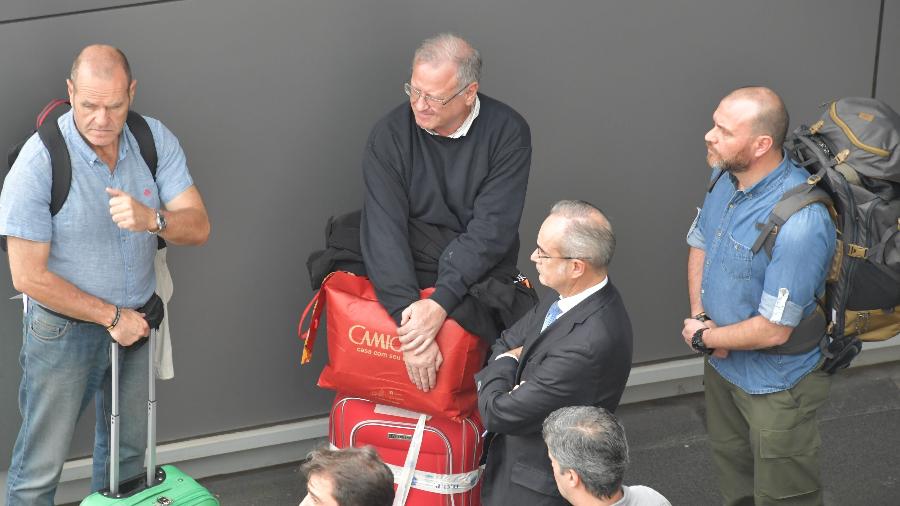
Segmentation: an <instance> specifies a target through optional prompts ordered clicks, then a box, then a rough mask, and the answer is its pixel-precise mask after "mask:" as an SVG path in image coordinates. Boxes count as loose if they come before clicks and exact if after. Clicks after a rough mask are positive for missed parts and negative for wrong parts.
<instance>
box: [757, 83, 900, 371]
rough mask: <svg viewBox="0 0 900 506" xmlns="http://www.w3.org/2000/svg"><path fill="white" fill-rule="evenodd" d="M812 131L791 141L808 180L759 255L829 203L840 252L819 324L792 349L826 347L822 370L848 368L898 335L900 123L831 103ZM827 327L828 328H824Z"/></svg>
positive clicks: (863, 105)
mask: <svg viewBox="0 0 900 506" xmlns="http://www.w3.org/2000/svg"><path fill="white" fill-rule="evenodd" d="M826 108H827V110H826V111H825V112H824V113H823V115H822V117H821V119H820V120H819V121H817V122H816V123H814V124H813V125H812V126H810V127H807V126H805V125H801V126H800V127H799V128H797V129H796V130H795V131H794V132H793V133H792V134H791V135H790V136H789V137H788V139H787V140H786V141H785V148H786V149H787V151H788V155H789V156H790V157H791V159H792V160H793V161H794V163H796V164H797V165H799V166H801V167H803V168H805V169H806V170H807V171H808V172H809V173H810V177H809V179H808V180H807V181H806V183H805V184H801V185H799V186H797V187H795V188H793V189H791V190H789V191H788V192H786V193H785V194H784V196H783V197H782V198H781V200H780V201H779V202H778V204H777V205H776V206H775V208H774V209H773V211H772V213H771V214H770V215H769V218H768V220H767V222H766V223H764V224H759V225H758V227H759V228H760V234H759V236H758V238H757V240H756V242H755V243H754V245H753V248H752V250H753V253H754V254H755V253H757V252H758V251H759V250H760V249H761V248H765V249H766V252H767V253H768V254H769V256H771V253H772V248H773V246H774V244H775V238H776V237H777V235H778V229H779V228H780V227H781V226H782V225H783V224H784V222H785V221H787V219H788V218H789V217H790V216H791V215H792V214H794V213H795V212H797V211H799V210H800V209H802V208H804V207H806V206H807V205H809V204H811V203H814V202H822V203H823V204H825V205H826V206H827V207H828V208H829V211H830V213H831V215H832V217H833V218H834V221H835V226H836V228H837V233H838V237H837V239H838V240H837V247H836V251H835V254H834V260H833V262H832V266H831V270H830V273H829V276H828V281H827V283H826V293H825V300H824V301H820V308H822V309H823V311H822V312H818V311H817V312H816V313H814V315H816V314H818V315H820V317H819V318H818V320H820V321H821V324H818V323H817V324H810V325H804V322H806V321H807V320H809V321H812V320H816V318H809V317H808V318H806V319H804V322H801V325H799V326H798V327H797V328H795V329H794V331H793V332H792V333H791V338H790V340H789V341H788V343H787V345H791V346H797V345H800V346H802V347H803V348H806V349H807V350H809V349H812V348H811V347H809V346H807V345H803V342H804V341H805V342H806V343H807V344H809V343H813V345H814V344H815V343H816V342H818V341H819V340H820V338H821V336H822V335H823V333H824V334H826V336H827V340H826V341H824V342H822V343H820V344H821V345H822V347H823V352H824V354H825V356H826V360H825V364H824V366H823V369H824V370H825V371H827V372H829V373H833V372H835V371H837V370H839V369H843V368H844V367H847V366H848V365H850V362H851V361H852V360H853V358H854V357H855V356H856V355H858V354H859V352H860V351H862V341H879V340H885V339H890V338H891V337H893V336H895V335H897V334H898V333H900V116H898V115H897V113H896V112H895V111H894V110H893V109H891V108H890V106H888V105H887V104H885V103H884V102H881V101H879V100H876V99H871V98H852V97H851V98H844V99H841V100H838V101H835V102H831V103H829V104H827V106H826ZM822 324H824V325H825V328H824V329H823V328H822Z"/></svg>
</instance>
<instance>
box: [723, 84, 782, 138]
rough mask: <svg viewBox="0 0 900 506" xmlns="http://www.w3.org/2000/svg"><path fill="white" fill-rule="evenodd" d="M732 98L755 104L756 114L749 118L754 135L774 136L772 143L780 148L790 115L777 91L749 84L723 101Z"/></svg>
mask: <svg viewBox="0 0 900 506" xmlns="http://www.w3.org/2000/svg"><path fill="white" fill-rule="evenodd" d="M732 100H733V101H744V102H749V103H751V104H753V110H754V111H755V114H754V115H753V117H752V118H748V120H749V121H750V127H751V129H752V130H753V134H754V135H768V136H770V137H772V145H773V146H775V147H779V148H780V147H781V145H782V144H784V139H785V137H787V130H788V124H789V123H790V117H789V116H788V112H787V108H786V107H785V106H784V102H783V101H782V100H781V97H779V96H778V94H777V93H775V92H774V91H772V90H771V89H769V88H765V87H762V86H748V87H746V88H738V89H736V90H734V91H732V92H731V93H729V94H728V96H726V97H725V98H723V99H722V102H723V103H724V102H726V101H732Z"/></svg>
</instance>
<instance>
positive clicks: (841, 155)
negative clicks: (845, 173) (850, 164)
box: [834, 149, 850, 163]
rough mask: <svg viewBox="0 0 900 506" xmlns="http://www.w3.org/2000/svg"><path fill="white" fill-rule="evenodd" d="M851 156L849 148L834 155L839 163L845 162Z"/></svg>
mask: <svg viewBox="0 0 900 506" xmlns="http://www.w3.org/2000/svg"><path fill="white" fill-rule="evenodd" d="M849 157H850V150H849V149H842V150H841V151H840V152H839V153H838V154H836V155H834V161H835V162H837V163H844V162H845V161H847V158H849Z"/></svg>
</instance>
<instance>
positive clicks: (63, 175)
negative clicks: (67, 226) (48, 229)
mask: <svg viewBox="0 0 900 506" xmlns="http://www.w3.org/2000/svg"><path fill="white" fill-rule="evenodd" d="M56 105H59V104H56ZM47 107H48V108H49V107H50V106H49V105H48V106H47ZM64 112H65V111H62V110H60V109H59V108H57V107H55V106H54V108H53V109H51V110H47V108H45V109H44V111H43V112H41V116H40V117H39V118H38V121H39V123H40V125H39V126H38V129H37V132H38V135H39V136H40V138H41V142H43V143H44V147H46V148H47V152H48V153H49V154H50V167H51V171H52V184H51V187H50V216H56V213H58V212H59V210H60V209H62V206H63V204H65V203H66V198H67V197H68V196H69V187H70V186H71V185H72V160H71V159H70V158H69V148H68V147H67V146H66V140H65V139H63V135H62V131H60V129H59V123H58V122H57V119H59V117H60V116H61V115H62V114H63V113H64Z"/></svg>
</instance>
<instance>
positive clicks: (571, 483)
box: [564, 469, 581, 489]
mask: <svg viewBox="0 0 900 506" xmlns="http://www.w3.org/2000/svg"><path fill="white" fill-rule="evenodd" d="M564 476H565V483H566V485H567V486H568V487H569V488H572V489H576V488H578V486H579V485H581V476H578V473H576V472H575V470H574V469H568V470H566V472H565V474H564Z"/></svg>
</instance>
